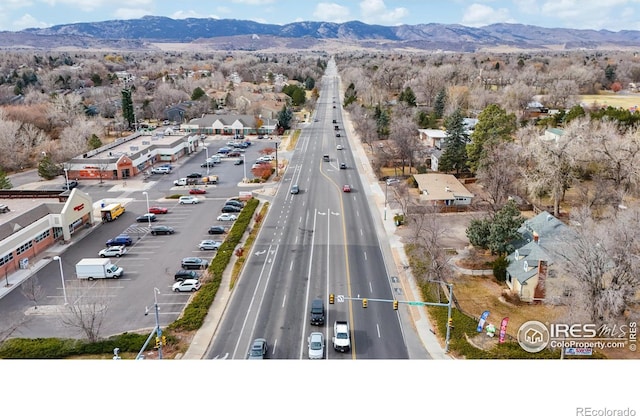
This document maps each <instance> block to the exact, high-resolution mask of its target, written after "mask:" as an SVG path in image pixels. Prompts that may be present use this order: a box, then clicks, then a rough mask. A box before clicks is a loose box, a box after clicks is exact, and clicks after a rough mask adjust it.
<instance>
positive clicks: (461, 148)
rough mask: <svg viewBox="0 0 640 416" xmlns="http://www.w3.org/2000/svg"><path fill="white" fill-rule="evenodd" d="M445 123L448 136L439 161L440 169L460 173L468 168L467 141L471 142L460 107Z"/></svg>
mask: <svg viewBox="0 0 640 416" xmlns="http://www.w3.org/2000/svg"><path fill="white" fill-rule="evenodd" d="M444 125H445V128H446V130H447V137H446V138H445V140H444V146H443V147H444V150H443V152H442V156H441V157H440V160H439V161H438V170H440V171H442V172H451V171H455V172H456V173H460V172H462V171H463V170H465V169H466V168H467V143H468V142H469V137H468V136H467V132H466V128H465V125H464V118H463V117H462V112H461V111H460V109H457V110H456V111H455V112H454V113H453V114H452V115H451V116H449V117H447V119H446V120H445V124H444Z"/></svg>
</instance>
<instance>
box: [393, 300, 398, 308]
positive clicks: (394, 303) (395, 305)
mask: <svg viewBox="0 0 640 416" xmlns="http://www.w3.org/2000/svg"><path fill="white" fill-rule="evenodd" d="M393 310H394V311H397V310H398V301H397V300H394V301H393Z"/></svg>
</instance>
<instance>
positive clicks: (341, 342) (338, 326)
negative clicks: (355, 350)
mask: <svg viewBox="0 0 640 416" xmlns="http://www.w3.org/2000/svg"><path fill="white" fill-rule="evenodd" d="M333 349H334V350H336V351H340V352H348V351H349V350H350V349H351V336H350V332H349V322H347V321H335V323H334V324H333Z"/></svg>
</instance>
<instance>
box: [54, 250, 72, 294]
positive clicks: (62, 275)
mask: <svg viewBox="0 0 640 416" xmlns="http://www.w3.org/2000/svg"><path fill="white" fill-rule="evenodd" d="M53 259H54V260H56V261H57V262H58V264H59V265H60V279H62V294H63V295H64V305H65V306H67V305H68V304H69V302H67V289H66V287H65V286H64V272H63V271H62V259H61V258H60V256H54V257H53Z"/></svg>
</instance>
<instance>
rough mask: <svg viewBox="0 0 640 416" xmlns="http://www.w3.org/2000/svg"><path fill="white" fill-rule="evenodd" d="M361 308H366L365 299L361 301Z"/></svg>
mask: <svg viewBox="0 0 640 416" xmlns="http://www.w3.org/2000/svg"><path fill="white" fill-rule="evenodd" d="M362 307H363V308H366V307H367V299H366V298H365V299H362Z"/></svg>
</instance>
